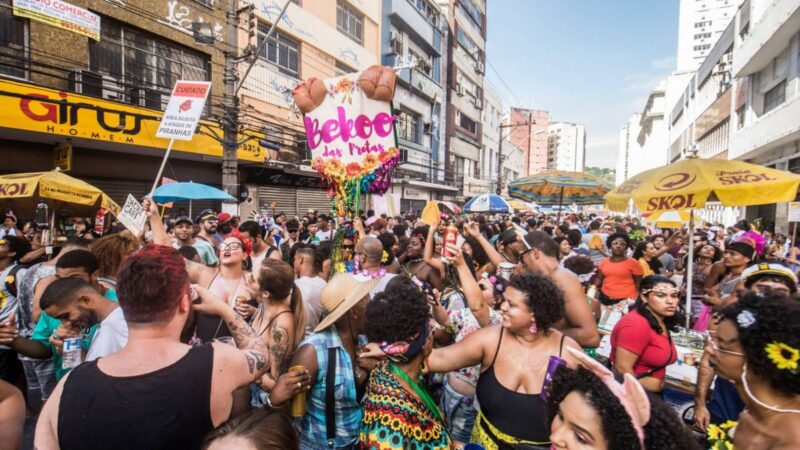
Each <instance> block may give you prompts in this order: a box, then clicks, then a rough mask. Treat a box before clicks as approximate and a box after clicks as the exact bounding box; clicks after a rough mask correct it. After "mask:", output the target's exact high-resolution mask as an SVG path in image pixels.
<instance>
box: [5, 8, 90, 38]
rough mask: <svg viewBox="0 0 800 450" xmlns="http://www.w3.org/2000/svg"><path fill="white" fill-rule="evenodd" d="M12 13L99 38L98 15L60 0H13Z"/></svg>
mask: <svg viewBox="0 0 800 450" xmlns="http://www.w3.org/2000/svg"><path fill="white" fill-rule="evenodd" d="M12 11H13V14H14V15H15V16H18V17H27V18H28V19H31V20H35V21H37V22H42V23H46V24H48V25H51V26H54V27H58V28H61V29H64V30H69V31H72V32H75V33H78V34H82V35H84V36H88V37H90V38H92V39H94V40H97V41H99V40H100V16H98V15H97V14H95V13H93V12H91V11H89V10H87V9H84V8H81V7H79V6H75V5H72V4H70V3H67V2H62V1H60V0H14V4H13V10H12Z"/></svg>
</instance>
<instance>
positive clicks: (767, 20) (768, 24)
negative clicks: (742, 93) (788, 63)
mask: <svg viewBox="0 0 800 450" xmlns="http://www.w3.org/2000/svg"><path fill="white" fill-rule="evenodd" d="M751 21H752V19H751ZM750 29H751V32H750V35H749V36H747V38H746V39H745V40H744V41H743V42H742V44H741V45H740V46H739V47H738V48H737V49H735V50H734V58H733V74H734V76H735V77H736V78H741V77H743V76H745V75H749V74H752V73H755V72H758V71H759V70H761V69H763V68H764V67H765V66H766V65H767V64H769V63H770V62H771V61H772V59H773V58H775V57H776V56H778V54H779V53H780V52H782V51H783V49H785V48H786V47H787V46H788V45H789V41H790V40H791V39H792V36H794V35H795V34H796V33H797V30H798V29H800V9H798V8H797V2H796V1H795V0H776V1H775V2H773V3H772V4H771V5H770V6H769V7H768V8H767V10H766V11H764V15H763V16H761V17H760V18H758V19H755V23H751V25H750Z"/></svg>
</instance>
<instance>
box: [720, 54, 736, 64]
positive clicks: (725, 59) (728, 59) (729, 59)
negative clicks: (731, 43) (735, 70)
mask: <svg viewBox="0 0 800 450" xmlns="http://www.w3.org/2000/svg"><path fill="white" fill-rule="evenodd" d="M719 63H720V64H733V53H726V54H724V55H722V58H721V59H720V60H719Z"/></svg>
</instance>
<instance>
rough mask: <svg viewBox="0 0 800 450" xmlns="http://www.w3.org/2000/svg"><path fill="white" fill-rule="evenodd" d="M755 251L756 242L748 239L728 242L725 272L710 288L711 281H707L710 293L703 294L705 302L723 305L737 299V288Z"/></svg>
mask: <svg viewBox="0 0 800 450" xmlns="http://www.w3.org/2000/svg"><path fill="white" fill-rule="evenodd" d="M755 253H756V250H755V243H753V242H751V241H750V240H748V239H742V240H739V241H734V242H731V243H730V244H728V247H727V248H726V249H725V255H724V256H723V257H722V264H723V266H724V267H725V274H724V275H723V276H722V279H721V280H720V281H719V283H717V284H715V285H713V286H711V287H710V289H709V283H708V282H706V286H705V287H706V289H707V291H708V292H709V294H708V295H705V296H703V303H705V304H707V305H711V306H722V305H725V304H726V303H728V302H729V301H735V299H736V288H737V286H739V283H740V282H741V280H742V273H743V272H744V269H746V268H747V266H748V265H750V262H751V261H752V260H753V257H754V256H755ZM713 269H714V268H713V267H712V271H711V274H710V275H709V277H711V276H713V275H714V270H713Z"/></svg>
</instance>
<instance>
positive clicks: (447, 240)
mask: <svg viewBox="0 0 800 450" xmlns="http://www.w3.org/2000/svg"><path fill="white" fill-rule="evenodd" d="M456 242H458V228H456V227H454V226H453V225H448V226H447V227H445V229H444V235H443V236H442V256H444V257H445V258H450V257H452V256H454V255H453V254H452V252H450V250H449V249H448V248H447V247H448V246H450V245H452V246H454V247H455V245H456Z"/></svg>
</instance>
